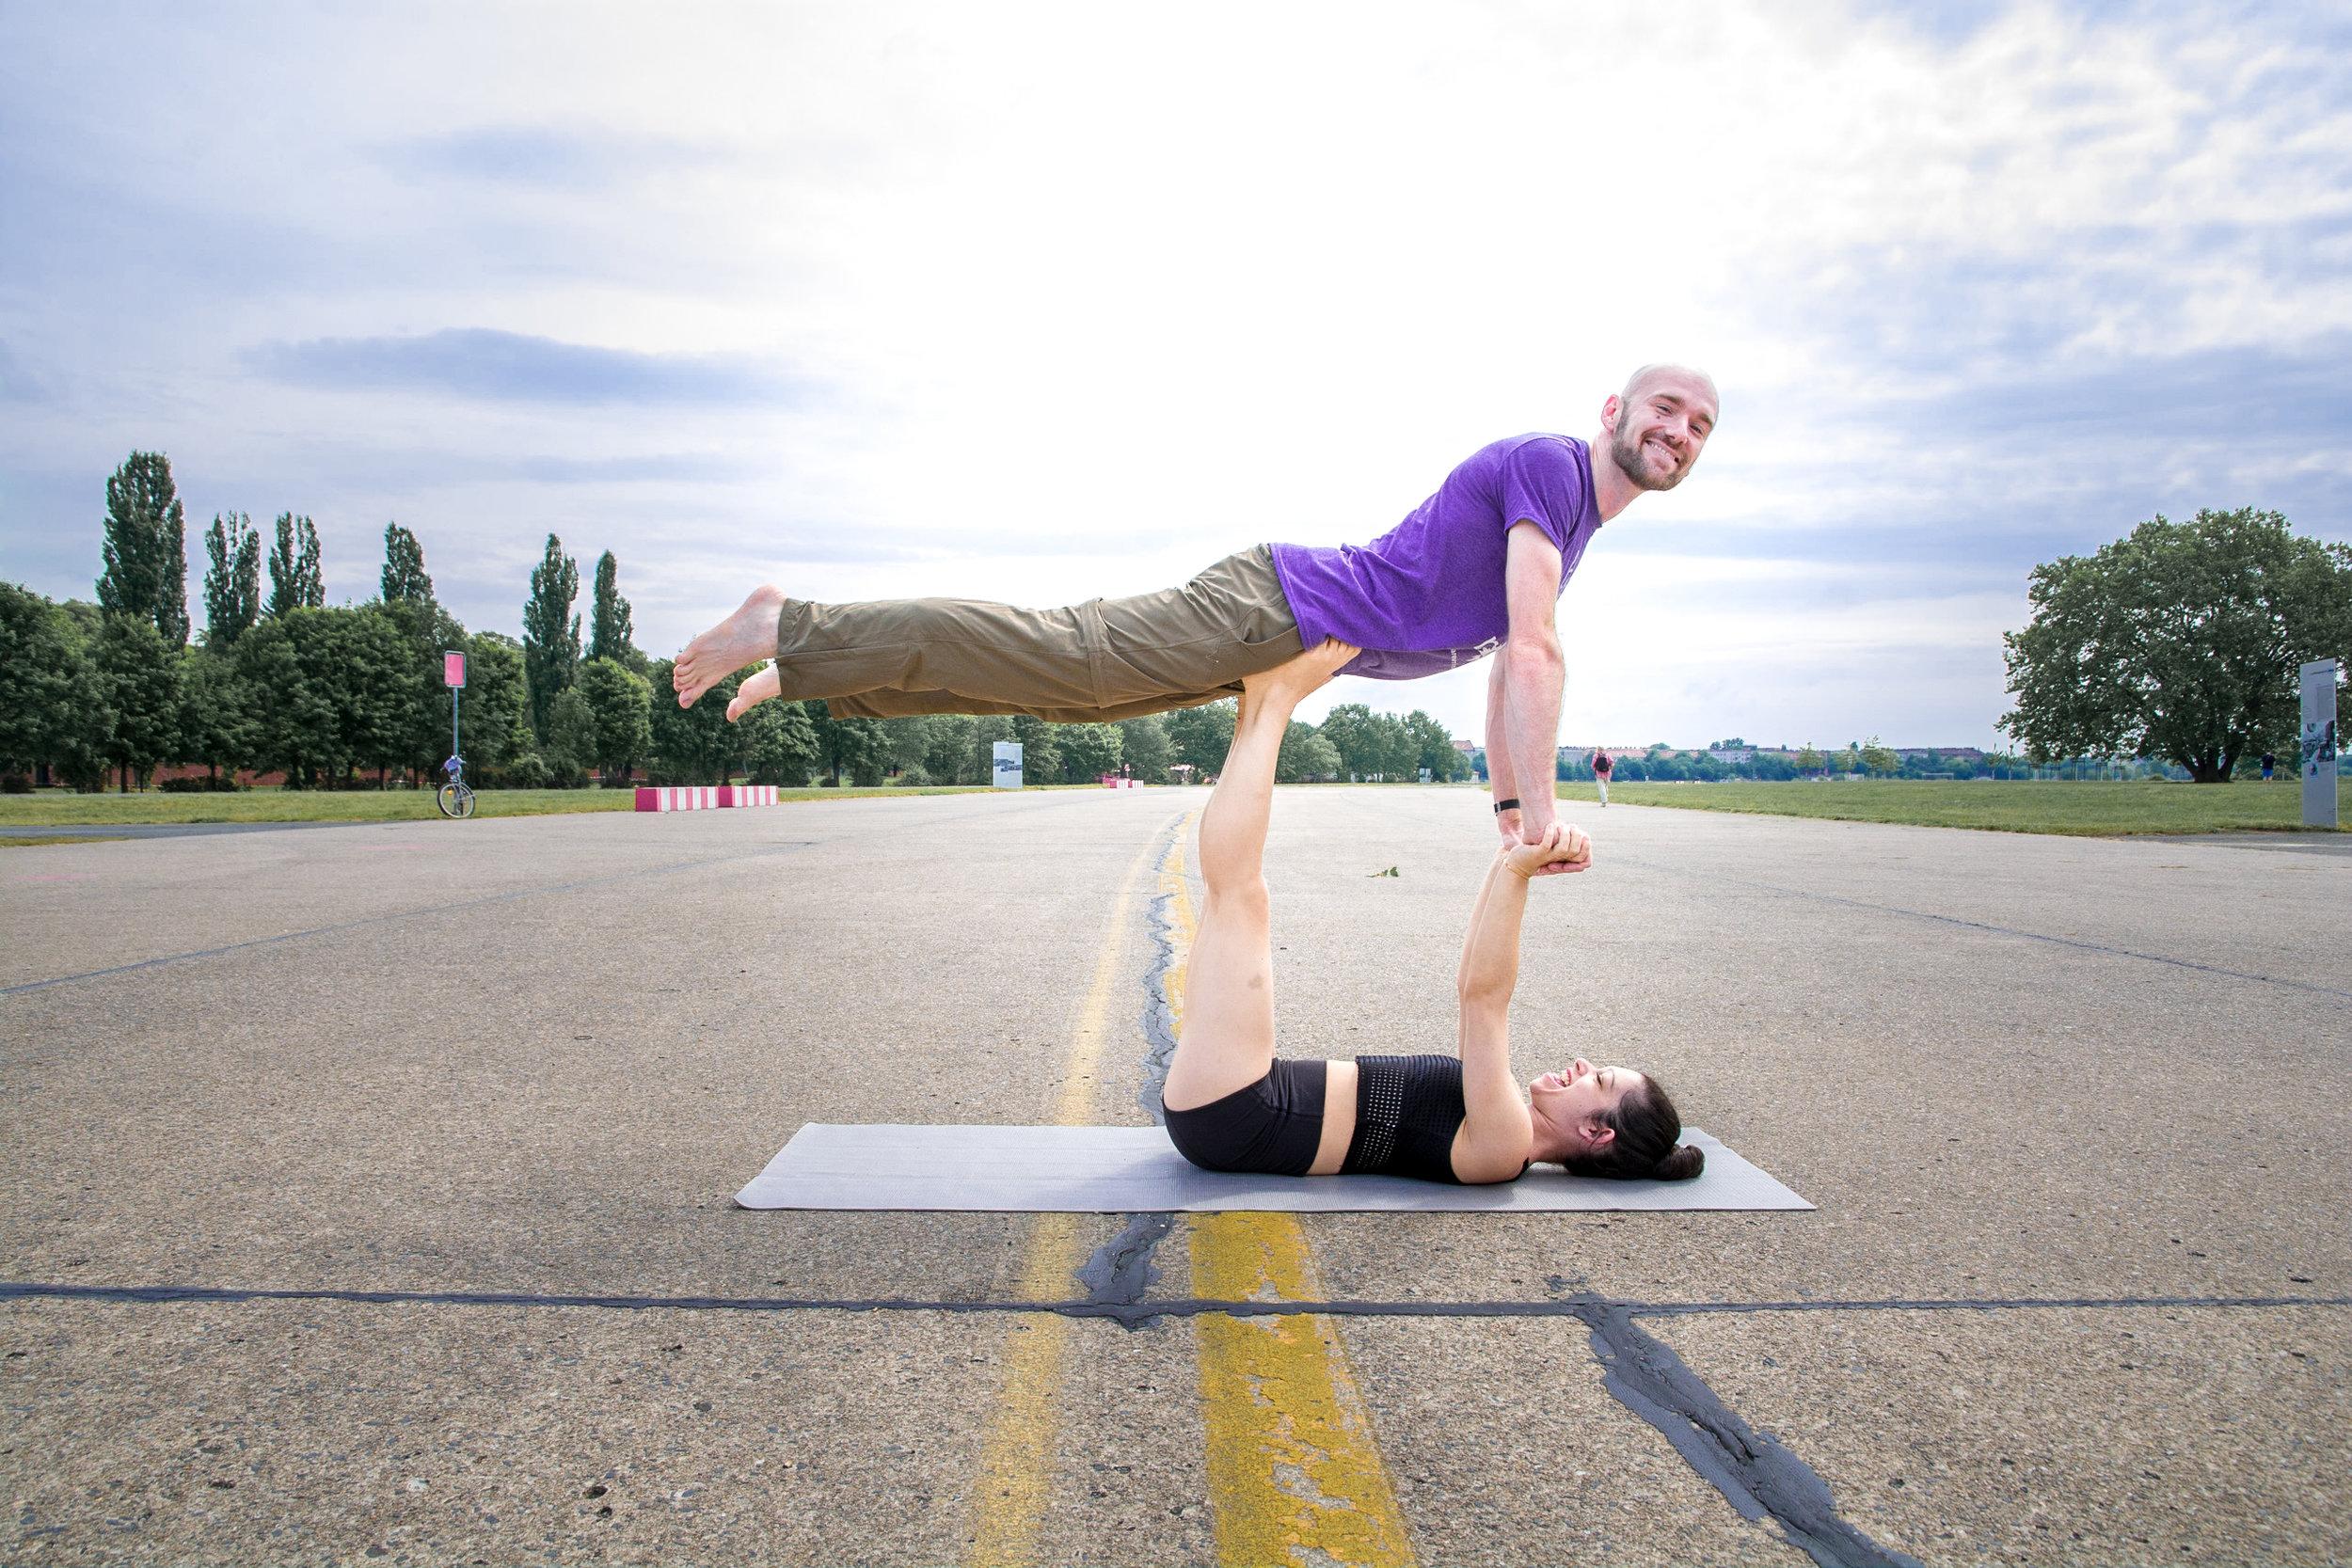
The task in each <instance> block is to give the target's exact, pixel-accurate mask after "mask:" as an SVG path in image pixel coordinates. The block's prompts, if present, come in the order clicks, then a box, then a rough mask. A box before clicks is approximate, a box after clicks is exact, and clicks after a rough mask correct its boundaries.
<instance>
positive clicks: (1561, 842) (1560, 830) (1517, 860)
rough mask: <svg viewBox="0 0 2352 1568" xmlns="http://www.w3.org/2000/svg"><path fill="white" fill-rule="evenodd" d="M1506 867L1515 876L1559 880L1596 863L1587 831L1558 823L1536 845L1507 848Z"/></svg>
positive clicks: (1514, 845)
mask: <svg viewBox="0 0 2352 1568" xmlns="http://www.w3.org/2000/svg"><path fill="white" fill-rule="evenodd" d="M1502 863H1503V864H1504V865H1506V866H1508V867H1509V868H1510V869H1511V871H1512V873H1513V874H1514V875H1515V876H1519V877H1557V876H1561V875H1564V874H1565V873H1568V872H1571V871H1582V870H1583V869H1585V868H1586V867H1587V866H1589V865H1591V864H1592V863H1593V841H1592V838H1591V836H1590V835H1588V834H1587V833H1586V832H1584V830H1583V829H1581V828H1579V827H1576V826H1574V825H1573V824H1571V823H1566V822H1554V823H1553V824H1552V825H1551V826H1550V827H1549V829H1547V830H1545V832H1544V836H1543V837H1542V838H1541V839H1540V840H1538V841H1537V842H1535V843H1534V844H1506V845H1504V846H1503V847H1502Z"/></svg>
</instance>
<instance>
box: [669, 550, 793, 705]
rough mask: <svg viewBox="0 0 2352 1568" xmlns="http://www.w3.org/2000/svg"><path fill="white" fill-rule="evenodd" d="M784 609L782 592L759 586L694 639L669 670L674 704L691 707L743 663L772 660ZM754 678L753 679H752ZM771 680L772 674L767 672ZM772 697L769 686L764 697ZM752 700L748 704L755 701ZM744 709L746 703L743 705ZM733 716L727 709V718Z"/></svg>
mask: <svg viewBox="0 0 2352 1568" xmlns="http://www.w3.org/2000/svg"><path fill="white" fill-rule="evenodd" d="M783 610H784V590H783V589H781V588H778V587H777V586H776V585H775V584H774V583H772V582H768V583H762V584H760V585H759V586H758V587H757V588H755V589H753V590H752V596H751V597H750V598H748V599H745V600H744V601H743V603H742V605H741V607H740V608H739V609H738V610H736V612H735V613H734V614H732V615H730V616H728V617H727V618H726V619H725V620H723V621H722V622H720V623H719V624H718V625H717V626H713V627H711V628H710V629H709V630H708V631H707V632H705V633H703V634H702V635H701V636H700V637H697V638H696V639H694V641H691V642H689V643H688V644H686V646H685V648H684V649H683V650H682V651H680V653H679V654H678V656H677V662H676V664H675V665H674V666H672V667H671V671H670V684H671V685H673V686H675V687H676V688H677V705H678V706H680V707H692V706H693V705H694V703H695V700H696V699H697V698H699V697H701V696H702V694H703V693H704V692H706V691H707V690H709V689H711V688H712V687H714V686H716V685H718V684H719V683H720V682H721V681H723V680H724V679H726V678H727V677H728V676H729V675H731V674H733V673H735V672H737V671H738V670H740V669H741V668H743V666H745V665H746V664H754V663H756V662H758V661H759V660H760V659H763V658H769V657H773V656H774V654H775V651H776V617H777V616H778V615H780V614H782V613H783ZM755 678H756V677H755ZM769 678H770V679H771V681H772V680H773V679H774V678H775V677H774V673H773V672H772V671H771V672H770V673H769ZM775 694H776V688H774V687H773V686H771V688H770V689H769V691H768V695H769V696H771V697H772V696H774V695H775ZM759 700H760V699H759V698H756V697H755V698H753V699H752V702H758V701H759ZM750 705H751V704H750V703H746V704H744V706H746V707H749V706H750ZM734 716H735V712H734V709H733V708H732V707H730V708H729V709H728V712H727V717H729V718H730V719H731V718H733V717H734Z"/></svg>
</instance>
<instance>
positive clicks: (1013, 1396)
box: [964, 833, 1182, 1568]
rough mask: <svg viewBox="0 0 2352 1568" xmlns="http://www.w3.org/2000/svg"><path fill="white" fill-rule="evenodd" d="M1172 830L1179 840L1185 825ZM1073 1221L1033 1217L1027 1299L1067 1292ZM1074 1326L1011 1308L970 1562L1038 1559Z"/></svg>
mask: <svg viewBox="0 0 2352 1568" xmlns="http://www.w3.org/2000/svg"><path fill="white" fill-rule="evenodd" d="M1178 837H1179V841H1180V842H1181V840H1182V834H1181V833H1180V834H1179V835H1178ZM1151 862H1152V850H1151V847H1149V846H1148V845H1147V846H1146V847H1145V848H1144V849H1143V851H1142V853H1140V854H1138V855H1137V856H1136V859H1135V863H1133V864H1131V865H1129V866H1128V868H1127V874H1126V876H1125V877H1123V878H1121V879H1120V884H1119V895H1118V897H1117V899H1116V900H1114V902H1113V903H1112V905H1111V912H1110V916H1109V921H1110V924H1109V927H1108V935H1107V936H1106V938H1105V939H1104V943H1103V952H1102V957H1101V958H1098V959H1097V960H1096V962H1095V966H1094V983H1093V984H1092V985H1091V986H1090V987H1089V988H1088V990H1087V995H1086V1000H1085V1002H1084V1003H1083V1004H1081V1005H1080V1006H1079V1009H1078V1022H1077V1027H1076V1028H1075V1029H1074V1030H1073V1034H1072V1039H1071V1052H1070V1063H1069V1067H1068V1069H1067V1071H1066V1072H1065V1074H1064V1077H1063V1080H1062V1094H1061V1101H1060V1103H1059V1104H1058V1105H1057V1106H1056V1107H1055V1110H1054V1121H1055V1124H1056V1125H1057V1126H1064V1127H1067V1126H1073V1125H1076V1124H1079V1123H1083V1122H1085V1121H1087V1120H1089V1118H1090V1117H1091V1116H1092V1114H1093V1110H1094V1103H1095V1099H1094V1090H1095V1083H1096V1078H1097V1075H1098V1073H1099V1072H1100V1069H1101V1067H1102V1062H1103V1052H1104V1046H1105V1045H1106V1044H1107V1043H1108V1041H1109V1040H1110V1038H1111V1036H1112V1027H1111V1024H1112V1020H1113V1019H1114V1018H1115V1017H1124V1016H1126V1014H1125V1011H1124V1010H1123V1009H1120V1010H1119V1011H1117V1012H1115V1011H1114V1008H1113V1005H1112V1004H1113V999H1114V997H1115V996H1116V995H1117V994H1118V990H1119V987H1120V977H1121V976H1122V975H1123V974H1125V973H1126V967H1127V952H1128V947H1129V943H1130V940H1131V935H1132V927H1134V925H1135V924H1136V922H1135V920H1134V919H1133V913H1134V909H1135V901H1136V888H1137V886H1138V885H1139V884H1140V883H1141V882H1142V880H1143V877H1144V872H1145V871H1146V869H1147V868H1148V867H1149V866H1150V864H1151ZM1120 1036H1121V1037H1122V1038H1123V1037H1132V1031H1131V1030H1124V1029H1122V1030H1121V1031H1120ZM1078 1221H1079V1216H1078V1215H1076V1214H1041V1215H1039V1216H1038V1218H1037V1221H1036V1223H1035V1224H1034V1225H1032V1226H1031V1227H1030V1229H1029V1244H1028V1250H1027V1252H1026V1253H1025V1256H1024V1258H1023V1261H1022V1265H1021V1280H1020V1285H1019V1289H1020V1291H1021V1292H1022V1298H1023V1299H1024V1300H1027V1301H1058V1300H1060V1299H1061V1298H1062V1297H1064V1296H1067V1295H1068V1294H1070V1291H1071V1285H1072V1279H1073V1275H1075V1274H1076V1273H1077V1270H1078V1265H1079V1264H1080V1263H1082V1262H1084V1261H1085V1260H1086V1252H1085V1245H1084V1242H1083V1240H1082V1238H1081V1234H1080V1231H1079V1227H1078ZM1071 1326H1072V1325H1071V1322H1070V1320H1069V1319H1067V1318H1064V1317H1060V1316H1057V1314H1055V1313H1051V1312H1039V1313H1033V1314H1025V1315H1023V1316H1021V1317H1018V1318H1015V1319H1014V1320H1013V1322H1012V1324H1011V1326H1010V1327H1009V1329H1008V1330H1007V1331H1006V1335H1005V1347H1004V1352H1003V1355H1002V1360H1003V1362H1004V1379H1003V1382H1002V1384H1001V1386H1000V1391H999V1393H998V1395H997V1401H996V1408H995V1410H994V1412H993V1414H992V1415H991V1417H990V1418H989V1426H988V1434H987V1436H986V1437H985V1438H984V1439H983V1440H982V1442H981V1446H980V1466H979V1473H978V1476H977V1479H976V1480H975V1481H973V1485H972V1530H971V1542H970V1544H969V1545H968V1546H967V1547H966V1549H965V1553H964V1561H965V1562H966V1563H967V1564H969V1565H971V1568H1016V1565H1020V1564H1026V1563H1032V1562H1035V1561H1036V1560H1037V1544H1038V1529H1039V1526H1040V1525H1041V1523H1042V1522H1043V1520H1044V1517H1045V1504H1046V1499H1047V1492H1048V1489H1049V1488H1050V1487H1051V1486H1052V1484H1053V1479H1054V1451H1055V1449H1056V1447H1057V1438H1058V1436H1059V1434H1060V1432H1061V1410H1060V1403H1061V1387H1062V1370H1063V1368H1065V1367H1066V1366H1067V1365H1068V1364H1069V1349H1070V1338H1071Z"/></svg>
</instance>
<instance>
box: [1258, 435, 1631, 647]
mask: <svg viewBox="0 0 2352 1568" xmlns="http://www.w3.org/2000/svg"><path fill="white" fill-rule="evenodd" d="M1521 522H1531V523H1534V525H1535V526H1536V527H1537V528H1539V529H1542V530H1543V531H1544V537H1545V538H1547V539H1549V540H1550V541H1551V542H1552V543H1553V544H1554V545H1556V546H1559V549H1560V587H1561V589H1564V590H1565V588H1566V587H1567V585H1568V577H1569V575H1570V574H1571V573H1573V572H1574V571H1575V570H1576V564H1577V562H1579V561H1581V560H1582V559H1583V558H1584V546H1585V545H1586V543H1587V542H1589V541H1590V540H1591V539H1592V537H1593V533H1594V531H1595V530H1597V529H1598V528H1599V527H1600V504H1599V502H1598V501H1597V500H1596V499H1594V496H1593V458H1592V453H1591V451H1588V450H1587V449H1586V447H1585V445H1584V443H1583V442H1581V441H1579V440H1577V439H1575V438H1574V437H1573V436H1542V435H1536V436H1512V437H1510V438H1509V439H1508V440H1502V441H1497V442H1496V443H1495V444H1494V445H1492V446H1490V447H1482V448H1480V449H1479V450H1478V451H1475V452H1473V453H1472V454H1471V455H1470V460H1469V461H1468V462H1466V463H1464V464H1463V465H1462V466H1461V467H1458V468H1456V469H1454V471H1453V472H1452V473H1450V474H1448V475H1446V478H1445V483H1443V484H1441V485H1439V486H1438V493H1437V494H1436V495H1434V496H1432V497H1430V498H1429V499H1427V500H1425V501H1423V502H1422V503H1421V505H1419V506H1418V507H1415V508H1414V509H1413V511H1412V514H1411V515H1409V516H1407V517H1406V519H1405V520H1404V521H1403V522H1401V523H1399V524H1397V525H1396V527H1394V528H1392V529H1391V530H1390V531H1388V532H1386V533H1384V534H1382V535H1381V536H1380V537H1379V538H1377V539H1375V540H1374V541H1373V542H1372V543H1371V544H1369V545H1341V546H1338V547H1336V548H1330V549H1327V548H1323V547H1321V546H1313V545H1276V546H1272V548H1273V552H1274V570H1275V575H1276V576H1278V577H1279V578H1281V581H1282V592H1283V594H1285V595H1287V596H1288V597H1289V599H1290V604H1291V613H1292V614H1294V615H1295V616H1296V617H1297V618H1298V635H1299V637H1300V638H1301V639H1302V640H1303V641H1305V642H1306V644H1307V646H1309V647H1310V648H1311V647H1313V646H1314V645H1315V644H1316V643H1318V642H1320V641H1323V640H1324V639H1325V638H1327V637H1336V638H1338V639H1339V640H1340V641H1343V642H1353V643H1354V644H1356V646H1358V647H1359V648H1361V649H1363V650H1364V651H1363V653H1362V654H1361V655H1359V657H1356V658H1354V659H1351V660H1350V661H1349V662H1348V665H1347V668H1346V670H1345V671H1343V673H1345V674H1350V675H1369V676H1371V677H1373V678H1374V679H1375V680H1411V679H1413V678H1414V677H1415V676H1418V675H1430V674H1435V673H1438V671H1440V670H1451V669H1453V668H1454V666H1456V665H1459V664H1467V663H1469V662H1470V660H1471V659H1474V658H1479V657H1484V656H1485V655H1486V654H1490V653H1492V652H1494V650H1495V649H1496V648H1497V647H1498V646H1500V645H1501V643H1502V639H1503V638H1504V637H1505V636H1506V635H1507V634H1508V633H1509V631H1510V629H1511V611H1510V602H1509V599H1508V596H1507V595H1506V594H1505V592H1504V587H1503V575H1502V574H1503V559H1504V555H1505V552H1506V546H1505V544H1504V540H1505V538H1506V536H1507V535H1508V534H1509V533H1510V531H1511V529H1512V527H1513V525H1515V524H1518V523H1521Z"/></svg>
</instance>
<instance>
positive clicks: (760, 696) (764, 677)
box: [727, 661, 784, 724]
mask: <svg viewBox="0 0 2352 1568" xmlns="http://www.w3.org/2000/svg"><path fill="white" fill-rule="evenodd" d="M783 690H784V683H783V681H781V680H779V679H778V678H777V676H776V667H775V664H774V663H773V661H771V662H769V663H767V664H763V665H761V666H760V667H759V672H758V673H756V674H754V675H752V676H750V677H749V678H748V679H746V680H745V681H744V682H743V684H742V685H741V686H739V687H737V688H736V689H735V697H734V699H733V700H732V701H730V702H729V703H728V704H727V722H728V723H730V724H732V723H734V722H735V721H737V720H738V719H740V718H742V717H743V715H744V714H745V713H747V712H749V711H750V710H751V709H753V708H755V707H757V706H758V705H760V704H762V703H764V702H766V701H767V700H768V699H769V698H771V697H774V696H779V695H781V694H782V693H783Z"/></svg>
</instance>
